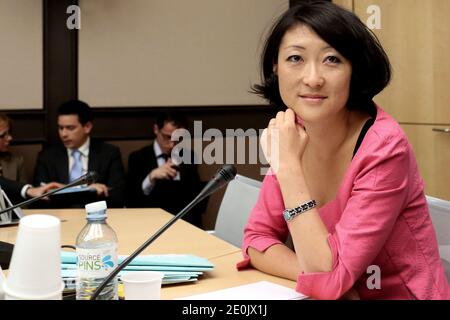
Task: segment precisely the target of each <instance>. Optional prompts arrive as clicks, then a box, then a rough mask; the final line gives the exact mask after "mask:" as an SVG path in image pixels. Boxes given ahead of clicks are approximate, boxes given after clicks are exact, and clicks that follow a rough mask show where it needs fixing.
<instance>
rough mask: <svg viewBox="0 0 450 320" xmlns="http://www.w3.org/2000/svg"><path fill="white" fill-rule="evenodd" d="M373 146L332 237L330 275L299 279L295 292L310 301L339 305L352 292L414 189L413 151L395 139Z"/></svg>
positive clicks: (368, 151) (312, 274)
mask: <svg viewBox="0 0 450 320" xmlns="http://www.w3.org/2000/svg"><path fill="white" fill-rule="evenodd" d="M392 140H394V141H392ZM377 144H378V145H377ZM374 145H377V146H369V147H368V148H367V149H366V150H365V151H367V152H365V153H364V154H363V155H360V156H362V157H363V158H362V159H361V163H360V166H361V168H362V169H361V170H360V171H359V173H358V175H357V176H356V179H355V181H354V185H353V189H352V193H351V196H350V198H349V199H348V201H347V204H346V206H345V209H344V211H343V213H342V216H341V218H340V220H339V222H338V223H337V224H336V227H335V231H334V232H333V233H332V234H329V235H328V244H329V246H330V249H331V252H332V258H333V264H332V270H331V271H330V272H320V273H308V274H305V273H302V274H300V275H299V276H298V278H297V287H296V289H297V290H298V291H299V292H301V293H303V294H305V295H307V296H310V297H313V298H316V299H338V298H340V297H341V296H342V295H343V294H345V293H346V292H347V291H348V290H349V289H351V288H352V287H353V285H354V283H355V282H356V280H357V279H358V278H360V277H361V275H362V274H363V272H366V269H367V267H368V266H370V265H371V263H372V261H374V259H375V258H376V257H377V255H378V254H379V252H380V250H381V249H382V247H383V245H384V244H385V242H386V241H387V239H388V237H389V235H390V233H391V231H392V229H393V226H394V224H395V222H396V219H397V218H398V216H399V214H400V212H401V211H402V210H403V209H404V206H405V203H406V198H407V196H408V193H409V188H410V183H414V181H411V180H412V178H411V177H410V176H414V175H413V174H412V173H411V169H410V168H414V165H413V164H412V162H411V161H414V160H413V159H412V158H413V157H410V148H409V145H408V144H407V142H406V141H405V140H403V139H395V138H392V137H390V138H387V139H385V141H383V142H379V143H374Z"/></svg>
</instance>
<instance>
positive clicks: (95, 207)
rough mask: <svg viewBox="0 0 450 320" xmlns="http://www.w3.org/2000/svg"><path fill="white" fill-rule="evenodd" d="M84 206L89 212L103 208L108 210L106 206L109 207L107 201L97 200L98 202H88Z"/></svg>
mask: <svg viewBox="0 0 450 320" xmlns="http://www.w3.org/2000/svg"><path fill="white" fill-rule="evenodd" d="M84 207H85V208H86V212H87V213H90V212H98V211H103V210H106V208H107V206H106V201H97V202H92V203H88V204H87V205H85V206H84Z"/></svg>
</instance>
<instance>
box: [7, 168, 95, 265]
mask: <svg viewBox="0 0 450 320" xmlns="http://www.w3.org/2000/svg"><path fill="white" fill-rule="evenodd" d="M97 178H98V175H97V173H96V172H95V171H89V172H88V173H86V174H85V175H82V176H81V177H79V178H78V179H76V180H74V181H72V182H71V183H69V184H66V185H65V186H63V187H61V188H58V189H53V190H51V191H49V192H47V193H44V194H42V195H40V196H38V197H34V198H31V199H28V200H25V201H23V202H21V203H18V204H16V205H13V206H11V207H8V208H5V209H3V210H1V211H0V214H2V213H5V212H7V211H10V210H14V209H16V208H19V207H23V206H26V205H28V204H30V203H33V202H36V201H38V200H40V199H42V198H45V197H48V196H51V195H52V194H54V193H56V192H58V191H61V190H64V189H67V188H70V187H75V186H78V185H81V184H90V183H93V182H95V181H96V180H97ZM13 249H14V245H13V244H11V243H8V242H3V241H0V265H1V267H2V268H5V269H7V268H8V266H9V262H10V261H11V256H12V252H13Z"/></svg>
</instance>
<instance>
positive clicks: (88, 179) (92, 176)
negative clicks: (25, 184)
mask: <svg viewBox="0 0 450 320" xmlns="http://www.w3.org/2000/svg"><path fill="white" fill-rule="evenodd" d="M97 178H98V175H97V173H96V172H95V171H89V172H88V173H86V174H85V175H82V176H81V177H79V178H78V179H76V180H74V181H72V182H71V183H68V184H66V185H65V186H63V187H61V188H58V189H53V190H51V191H49V192H47V193H44V194H42V195H40V196H38V197H34V198H31V199H28V200H25V201H23V202H21V203H18V204H16V205H13V206H11V207H8V208H5V209H3V210H1V211H0V214H2V213H5V212H7V211H10V210H14V209H16V208H19V207H23V206H26V205H28V204H30V203H33V202H36V201H38V200H40V199H42V198H45V197H48V196H51V195H52V194H54V193H56V192H59V191H61V190H64V189H67V188H71V187H75V186H78V185H80V184H90V183H93V182H95V181H96V180H97Z"/></svg>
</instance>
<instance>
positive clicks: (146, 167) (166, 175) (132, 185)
mask: <svg viewBox="0 0 450 320" xmlns="http://www.w3.org/2000/svg"><path fill="white" fill-rule="evenodd" d="M185 127H186V120H185V119H184V117H183V116H182V115H181V114H180V113H176V112H173V111H172V112H164V113H161V114H160V115H159V116H158V118H157V121H156V124H154V126H153V133H154V134H155V136H156V137H155V140H154V141H153V142H152V143H151V145H149V146H146V147H144V148H142V149H140V150H138V151H135V152H133V153H131V154H130V156H129V158H128V176H127V177H128V178H127V207H154V208H162V209H164V210H166V211H168V212H170V213H172V214H177V213H178V212H179V211H180V210H181V209H183V208H184V207H185V206H186V205H187V204H188V203H189V202H190V201H192V200H193V199H194V197H195V195H196V194H197V193H198V192H199V190H200V188H201V187H202V182H201V181H200V178H199V175H198V171H197V165H196V164H195V163H194V154H193V152H191V151H190V150H183V152H189V153H190V160H191V161H187V162H186V163H183V162H182V163H176V159H173V158H172V150H173V148H174V146H175V144H176V142H175V141H172V140H171V137H172V133H173V132H174V131H175V130H176V129H178V128H185ZM204 207H205V202H203V203H202V205H199V206H197V207H196V208H194V209H193V210H192V211H191V212H190V213H188V214H186V215H185V216H184V218H183V219H184V220H186V221H188V222H190V223H191V224H193V225H196V226H198V227H200V228H201V227H202V213H203V211H204Z"/></svg>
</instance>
